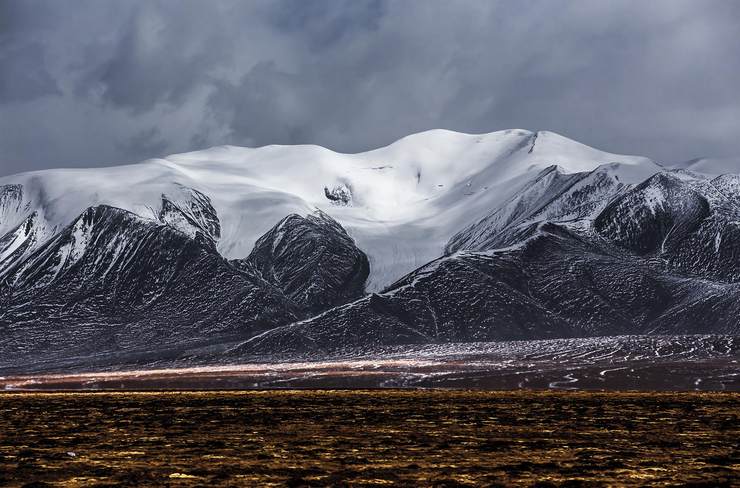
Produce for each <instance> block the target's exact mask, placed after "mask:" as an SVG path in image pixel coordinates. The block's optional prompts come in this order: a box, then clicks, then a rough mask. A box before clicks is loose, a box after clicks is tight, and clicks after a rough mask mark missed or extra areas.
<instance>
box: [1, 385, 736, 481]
mask: <svg viewBox="0 0 740 488" xmlns="http://www.w3.org/2000/svg"><path fill="white" fill-rule="evenodd" d="M738 416H740V396H739V395H737V394H730V393H680V394H678V393H582V392H579V393H573V392H568V393H562V392H560V393H556V392H531V391H529V392H513V391H512V392H483V391H449V390H448V391H443V390H415V391H412V390H372V391H370V390H366V391H326V390H324V391H317V390H314V391H287V390H286V391H253V392H238V393H237V392H221V393H213V392H201V393H196V392H176V393H175V392H166V393H131V392H118V393H9V394H3V395H0V432H2V433H3V434H2V435H1V436H0V485H3V486H6V485H8V486H23V485H24V484H29V485H30V486H47V485H46V484H45V483H48V486H119V485H129V486H143V485H147V486H152V485H155V486H156V485H167V486H195V485H198V486H270V485H277V486H285V485H287V486H324V485H335V486H336V485H339V486H342V485H344V484H346V485H348V486H386V485H389V484H395V485H404V486H416V485H424V486H481V485H486V486H491V485H493V486H496V485H497V484H502V485H517V484H519V485H532V484H534V483H535V482H539V486H560V485H568V486H573V485H574V483H575V484H578V483H579V482H589V484H596V485H597V486H598V485H600V484H603V485H608V484H611V485H613V484H619V485H645V484H648V483H649V484H655V485H666V486H672V485H676V484H680V483H696V484H703V485H704V486H723V485H730V484H735V483H740V444H738V439H739V438H740V421H739V419H738ZM34 483H35V484H34Z"/></svg>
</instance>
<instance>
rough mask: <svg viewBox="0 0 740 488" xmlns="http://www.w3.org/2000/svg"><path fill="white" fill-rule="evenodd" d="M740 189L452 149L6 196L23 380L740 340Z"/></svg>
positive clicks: (640, 168)
mask: <svg viewBox="0 0 740 488" xmlns="http://www.w3.org/2000/svg"><path fill="white" fill-rule="evenodd" d="M738 173H740V161H735V162H734V163H733V160H697V161H693V162H689V163H687V164H685V165H681V167H673V168H667V167H663V166H661V165H659V164H656V163H655V162H653V161H651V160H649V159H647V158H643V157H637V156H621V155H615V154H609V153H605V152H602V151H599V150H596V149H593V148H590V147H588V146H584V145H582V144H579V143H577V142H575V141H572V140H569V139H567V138H564V137H562V136H559V135H557V134H554V133H551V132H529V131H524V130H508V131H501V132H494V133H491V134H481V135H470V134H460V133H455V132H450V131H444V130H435V131H429V132H424V133H420V134H415V135H411V136H408V137H406V138H403V139H401V140H399V141H397V142H395V143H393V144H391V145H390V146H387V147H384V148H381V149H377V150H373V151H369V152H365V153H360V154H339V153H335V152H332V151H330V150H327V149H324V148H321V147H318V146H266V147H261V148H237V147H230V146H224V147H216V148H212V149H208V150H205V151H198V152H193V153H187V154H179V155H173V156H169V157H167V158H165V159H155V160H148V161H144V162H142V163H140V164H135V165H129V166H119V167H111V168H100V169H66V170H65V169H59V170H48V171H40V172H32V173H22V174H18V175H13V176H9V177H5V178H0V372H2V371H4V370H5V371H10V370H12V371H23V369H24V368H28V369H29V370H30V369H33V370H34V371H38V370H58V369H65V368H78V369H79V368H85V367H92V366H93V365H94V366H96V367H97V366H100V365H108V366H116V365H118V366H126V365H131V364H147V365H152V364H157V363H158V362H168V364H169V363H171V362H175V363H176V362H177V361H183V362H187V361H201V362H202V361H208V360H212V359H213V358H219V357H222V358H224V360H228V361H234V362H238V361H244V360H248V359H249V358H252V357H257V356H259V357H263V358H264V357H270V356H271V355H272V356H275V357H281V358H286V357H288V358H289V357H292V356H294V357H298V356H301V357H304V356H305V355H306V354H314V355H319V356H320V355H336V354H337V353H338V352H340V351H342V350H350V349H353V348H362V349H363V350H373V349H377V350H379V351H380V350H382V349H383V348H385V347H389V346H395V345H409V344H441V343H464V342H487V341H511V340H531V339H557V338H572V337H594V336H617V335H619V336H623V335H643V334H661V335H684V334H727V335H738V334H740V176H739V175H738ZM208 358H211V359H208Z"/></svg>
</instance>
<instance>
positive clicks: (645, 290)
mask: <svg viewBox="0 0 740 488" xmlns="http://www.w3.org/2000/svg"><path fill="white" fill-rule="evenodd" d="M544 176H547V174H545V175H544ZM566 183H567V182H566ZM552 184H554V183H552V181H551V182H550V183H548V185H546V186H549V187H550V188H552ZM556 184H557V185H558V186H561V187H562V185H561V183H556ZM736 184H737V181H736V180H735V179H734V178H732V179H730V178H727V177H722V178H719V179H714V180H709V179H705V178H695V177H692V176H690V175H685V174H670V173H665V174H660V175H657V176H655V177H652V178H650V179H648V180H646V181H645V182H644V183H642V184H640V185H638V186H636V187H634V188H632V189H624V188H619V189H617V191H615V192H614V193H613V195H612V199H611V202H604V204H603V210H602V211H601V212H600V213H599V214H598V215H597V216H596V218H595V219H594V220H593V221H592V220H591V219H585V220H584V219H578V218H575V219H573V220H570V221H565V222H561V223H553V222H547V221H544V222H536V221H533V220H532V219H530V220H527V219H526V218H522V219H519V220H517V218H515V217H512V218H507V219H505V220H502V219H500V218H498V216H500V215H501V214H500V212H499V213H498V214H497V215H496V216H494V217H492V218H490V219H488V220H486V219H484V220H483V221H481V225H486V224H491V225H494V226H498V227H497V228H499V229H502V230H501V232H502V233H507V236H508V237H507V239H508V238H510V237H511V236H512V235H515V234H514V233H512V231H511V229H513V228H515V229H516V232H517V233H518V235H519V236H520V241H519V242H518V243H514V244H513V245H511V246H509V247H506V248H501V249H496V246H497V245H498V244H500V242H499V241H498V240H497V237H496V236H497V233H496V232H495V231H494V232H491V233H490V234H489V235H488V236H486V232H485V229H473V231H472V232H471V229H468V230H466V231H464V235H461V236H456V237H455V238H453V240H452V241H451V242H453V243H454V244H453V247H456V246H459V245H460V243H461V242H469V243H471V245H472V246H474V247H476V250H475V251H458V252H457V253H454V254H451V255H450V256H447V257H444V258H441V259H440V260H437V261H435V262H433V263H430V264H429V265H426V266H424V267H422V268H420V269H419V270H417V271H415V272H414V273H411V274H410V275H408V276H407V277H405V278H404V279H402V280H400V281H399V282H397V283H396V284H394V285H393V286H391V287H389V288H388V289H387V290H385V291H384V292H383V293H380V294H376V295H372V296H370V297H366V298H363V299H361V300H358V301H356V302H354V303H351V304H348V305H346V306H343V307H339V308H337V309H334V310H331V311H329V312H327V313H324V314H322V315H320V316H318V317H314V318H312V319H310V320H308V321H303V322H299V323H297V324H291V325H288V326H284V327H280V328H278V329H276V330H274V331H270V332H267V333H265V334H262V335H260V336H259V337H257V338H254V339H252V340H250V341H248V342H247V343H245V344H243V345H242V346H240V347H239V348H238V349H236V350H235V351H234V353H235V355H236V356H239V355H247V356H248V355H252V354H271V353H275V352H282V353H296V352H304V351H334V350H338V349H341V348H347V347H349V348H352V347H359V346H364V347H373V346H380V345H388V344H403V343H433V342H469V341H491V340H493V341H498V340H511V339H540V338H549V337H572V336H607V335H621V334H655V333H661V334H686V333H691V334H694V333H722V334H740V283H739V280H738V269H739V266H740V259H739V257H740V253H738V246H739V245H740V239H738V237H740V236H736V232H737V223H736V222H737V221H738V215H739V214H738V205H737V201H738V198H737V192H733V191H730V190H732V189H733V188H735V187H736V186H735V185H736ZM565 186H567V184H566V185H565ZM600 188H602V189H603V188H604V187H603V186H600ZM553 194H554V195H555V197H554V199H553V198H550V199H548V205H550V208H553V207H552V202H553V201H554V200H557V199H559V198H562V197H563V196H564V195H565V196H567V198H570V199H572V193H570V195H571V196H568V194H567V192H563V191H555V192H553ZM514 208H518V209H520V210H521V209H522V207H521V206H520V205H519V204H518V203H517V205H515V207H514ZM531 208H534V209H535V211H531V210H527V211H526V212H524V211H521V212H520V215H521V216H522V217H524V216H525V215H529V216H531V215H534V214H535V213H536V212H539V211H542V210H543V206H542V205H539V204H534V205H532V206H531ZM557 208H559V209H561V210H563V209H564V210H567V206H566V205H558V207H557ZM517 211H519V210H517ZM512 215H514V214H512ZM501 222H504V224H503V225H502V224H501ZM498 235H500V234H498ZM481 237H482V238H481ZM486 243H489V245H490V247H492V248H493V249H490V248H489V247H487V246H486Z"/></svg>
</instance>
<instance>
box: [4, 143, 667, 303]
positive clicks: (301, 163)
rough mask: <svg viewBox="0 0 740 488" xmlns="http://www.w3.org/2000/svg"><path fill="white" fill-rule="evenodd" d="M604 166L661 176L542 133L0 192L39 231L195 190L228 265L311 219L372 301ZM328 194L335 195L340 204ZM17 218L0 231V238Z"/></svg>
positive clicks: (157, 166) (200, 165)
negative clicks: (351, 245)
mask: <svg viewBox="0 0 740 488" xmlns="http://www.w3.org/2000/svg"><path fill="white" fill-rule="evenodd" d="M603 164H611V165H612V166H611V168H612V170H611V171H614V172H615V174H617V175H618V176H619V177H620V179H621V180H622V181H624V182H625V183H637V182H639V181H641V180H643V179H645V178H646V177H648V176H650V175H651V174H653V173H655V172H657V171H659V170H660V167H659V166H657V165H656V164H655V163H653V162H652V161H650V160H649V159H647V158H642V157H637V156H620V155H615V154H610V153H606V152H602V151H599V150H597V149H594V148H591V147H588V146H585V145H583V144H580V143H577V142H575V141H572V140H570V139H567V138H565V137H562V136H559V135H557V134H554V133H551V132H537V133H533V132H530V131H526V130H507V131H500V132H493V133H490V134H477V135H476V134H462V133H457V132H452V131H447V130H433V131H428V132H422V133H419V134H414V135H411V136H408V137H405V138H403V139H400V140H398V141H396V142H394V143H393V144H391V145H389V146H387V147H383V148H380V149H375V150H372V151H368V152H364V153H358V154H342V153H337V152H333V151H330V150H328V149H325V148H323V147H319V146H312V145H298V146H265V147H260V148H241V147H234V146H219V147H214V148H211V149H207V150H203V151H196V152H190V153H185V154H176V155H171V156H168V157H166V158H164V159H151V160H147V161H144V162H142V163H139V164H134V165H127V166H118V167H112V168H99V169H60V170H47V171H40V172H32V173H22V174H18V175H13V176H9V177H6V178H1V179H0V186H2V185H7V184H12V183H14V184H21V185H23V188H24V199H26V200H27V201H28V203H29V205H25V206H24V205H19V206H18V208H19V210H18V212H25V213H27V214H28V215H30V213H31V212H33V211H34V210H39V215H43V217H44V219H45V223H44V225H45V227H46V228H48V229H61V228H62V227H63V226H65V225H67V224H69V223H70V222H72V221H73V220H74V218H76V217H77V216H78V215H79V214H80V213H82V211H83V210H84V209H85V208H87V207H89V206H91V205H99V204H106V205H111V206H115V207H120V208H124V209H126V210H129V211H132V212H134V213H136V214H138V215H140V216H142V217H144V218H155V217H156V215H157V212H158V211H159V209H160V207H161V197H162V195H163V194H171V193H175V192H178V191H181V190H180V187H179V186H178V185H184V186H187V187H190V188H194V189H196V190H198V191H200V192H202V193H204V194H205V195H207V196H208V197H210V199H211V201H212V203H213V207H214V208H215V210H216V212H217V213H218V217H219V219H220V221H221V237H220V240H219V241H218V244H217V245H218V250H219V251H220V252H221V253H222V254H223V255H224V256H225V257H227V258H243V257H245V256H247V255H248V254H249V252H250V251H251V250H252V248H253V246H254V242H255V241H256V239H257V238H258V237H259V236H261V235H262V234H263V233H265V232H266V231H267V230H269V229H270V228H271V227H272V226H273V225H275V224H276V223H277V222H278V221H279V220H280V219H282V218H283V217H285V216H286V215H288V214H290V213H298V214H301V215H305V214H307V213H309V212H311V211H313V210H314V209H316V208H319V209H321V210H323V211H324V212H326V213H328V214H329V215H331V216H332V217H333V218H335V219H336V220H338V221H339V222H340V223H341V224H342V225H343V226H344V227H345V228H346V229H347V231H348V232H349V233H350V235H351V236H352V237H353V238H354V239H355V240H356V241H357V244H358V246H359V247H360V248H361V249H363V250H364V251H365V252H366V253H367V255H368V257H369V259H370V265H371V275H370V278H369V281H368V285H369V286H368V288H369V289H370V290H371V291H374V290H378V289H380V288H382V287H384V286H386V285H388V284H390V283H391V282H393V281H394V280H396V279H397V278H399V277H401V276H403V275H404V274H406V273H408V272H409V271H412V270H413V269H415V268H417V267H419V266H421V265H423V264H426V263H427V262H429V261H431V260H432V259H434V258H436V257H438V256H439V255H440V254H441V253H442V252H443V249H444V245H445V243H446V242H447V241H448V240H449V238H450V237H451V236H452V235H453V234H455V233H456V232H457V231H459V230H461V229H463V228H465V227H466V226H467V225H469V224H470V223H472V222H474V221H477V220H479V219H480V218H481V217H483V216H484V215H487V214H489V213H490V212H491V211H492V210H495V209H496V208H497V207H498V206H500V205H502V204H503V203H504V202H506V201H508V200H509V199H510V198H511V197H512V196H513V195H514V194H515V193H516V192H517V191H518V190H519V189H520V188H521V187H522V186H523V185H524V184H526V183H527V182H528V181H530V180H531V179H532V178H534V177H535V176H536V175H537V174H538V173H539V172H540V171H541V170H542V169H544V168H546V167H549V166H552V165H557V166H559V167H560V169H561V171H563V172H565V173H572V172H582V171H591V170H593V169H595V168H596V167H598V166H600V165H603ZM327 191H328V192H329V194H331V195H343V196H346V197H347V198H346V200H347V202H346V205H341V204H338V202H336V201H333V200H330V199H329V198H327ZM339 203H344V202H339ZM25 217H27V215H16V216H14V218H12V219H10V218H8V219H6V220H7V225H6V222H3V221H0V237H1V236H2V235H4V234H5V233H7V232H9V231H10V230H12V228H11V227H10V222H11V221H12V222H13V223H14V224H15V225H17V222H20V221H22V220H23V218H25ZM45 235H46V234H45Z"/></svg>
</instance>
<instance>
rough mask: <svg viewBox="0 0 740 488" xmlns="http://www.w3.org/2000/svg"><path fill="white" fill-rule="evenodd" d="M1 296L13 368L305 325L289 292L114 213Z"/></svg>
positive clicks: (84, 226) (34, 262) (83, 227)
mask: <svg viewBox="0 0 740 488" xmlns="http://www.w3.org/2000/svg"><path fill="white" fill-rule="evenodd" d="M0 288H2V293H0V296H2V298H0V299H1V300H2V306H0V330H2V331H3V332H2V336H3V343H2V345H1V346H2V361H0V363H5V364H7V363H8V362H13V361H15V362H16V363H17V364H20V363H23V361H26V362H29V361H31V362H32V361H34V360H35V361H44V360H50V361H51V360H53V359H54V358H65V357H72V356H75V355H78V356H84V355H88V354H95V355H105V354H119V355H121V356H122V357H128V358H129V360H130V357H131V356H130V355H132V354H133V355H134V356H135V354H136V351H139V350H148V349H155V350H156V349H159V351H160V353H161V354H164V355H167V354H178V350H179V348H181V347H184V346H183V344H193V343H204V344H208V343H213V342H219V341H223V340H225V339H228V338H229V337H236V338H238V337H241V338H247V337H250V336H252V335H254V334H255V333H259V332H262V331H264V330H267V329H269V328H272V327H275V326H276V325H278V324H281V323H283V324H284V323H289V322H292V321H294V320H296V319H297V318H299V317H300V312H299V311H298V310H297V309H296V307H295V306H294V305H293V303H292V302H291V301H290V300H289V299H287V298H285V296H284V295H283V294H282V292H281V291H280V290H278V289H277V288H275V287H274V286H272V285H270V284H269V283H266V282H265V281H264V280H262V279H261V278H259V277H256V276H254V275H250V274H248V273H245V272H243V271H240V270H237V269H236V268H234V267H233V266H232V265H231V264H229V263H228V261H226V260H225V259H223V258H222V257H221V256H220V255H218V253H216V251H215V250H214V249H213V248H212V247H211V246H208V245H204V244H203V243H202V242H200V241H199V240H198V239H195V238H191V237H189V236H188V235H186V234H185V233H183V232H181V231H179V230H175V229H173V228H172V227H170V226H169V225H165V224H162V223H160V222H158V221H155V220H151V219H144V218H141V217H139V216H137V215H135V214H132V213H130V212H127V211H125V210H121V209H118V208H114V207H108V206H98V207H91V208H89V209H87V210H86V211H85V212H84V213H83V214H82V215H80V216H79V217H78V218H77V219H76V220H75V221H74V222H72V223H71V224H70V225H69V226H67V227H66V228H65V229H64V230H62V231H61V232H60V233H59V234H58V235H57V236H55V237H54V238H53V239H51V240H50V241H49V242H47V243H46V244H44V245H43V246H42V247H41V248H40V249H39V250H37V251H36V252H34V253H33V254H32V255H31V256H29V257H28V258H26V259H25V260H24V261H23V262H21V263H20V264H19V265H17V266H15V267H14V268H13V269H12V270H11V271H10V272H9V273H8V274H7V275H6V276H4V282H3V283H1V284H0ZM127 355H129V356H127ZM122 361H123V360H122Z"/></svg>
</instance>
